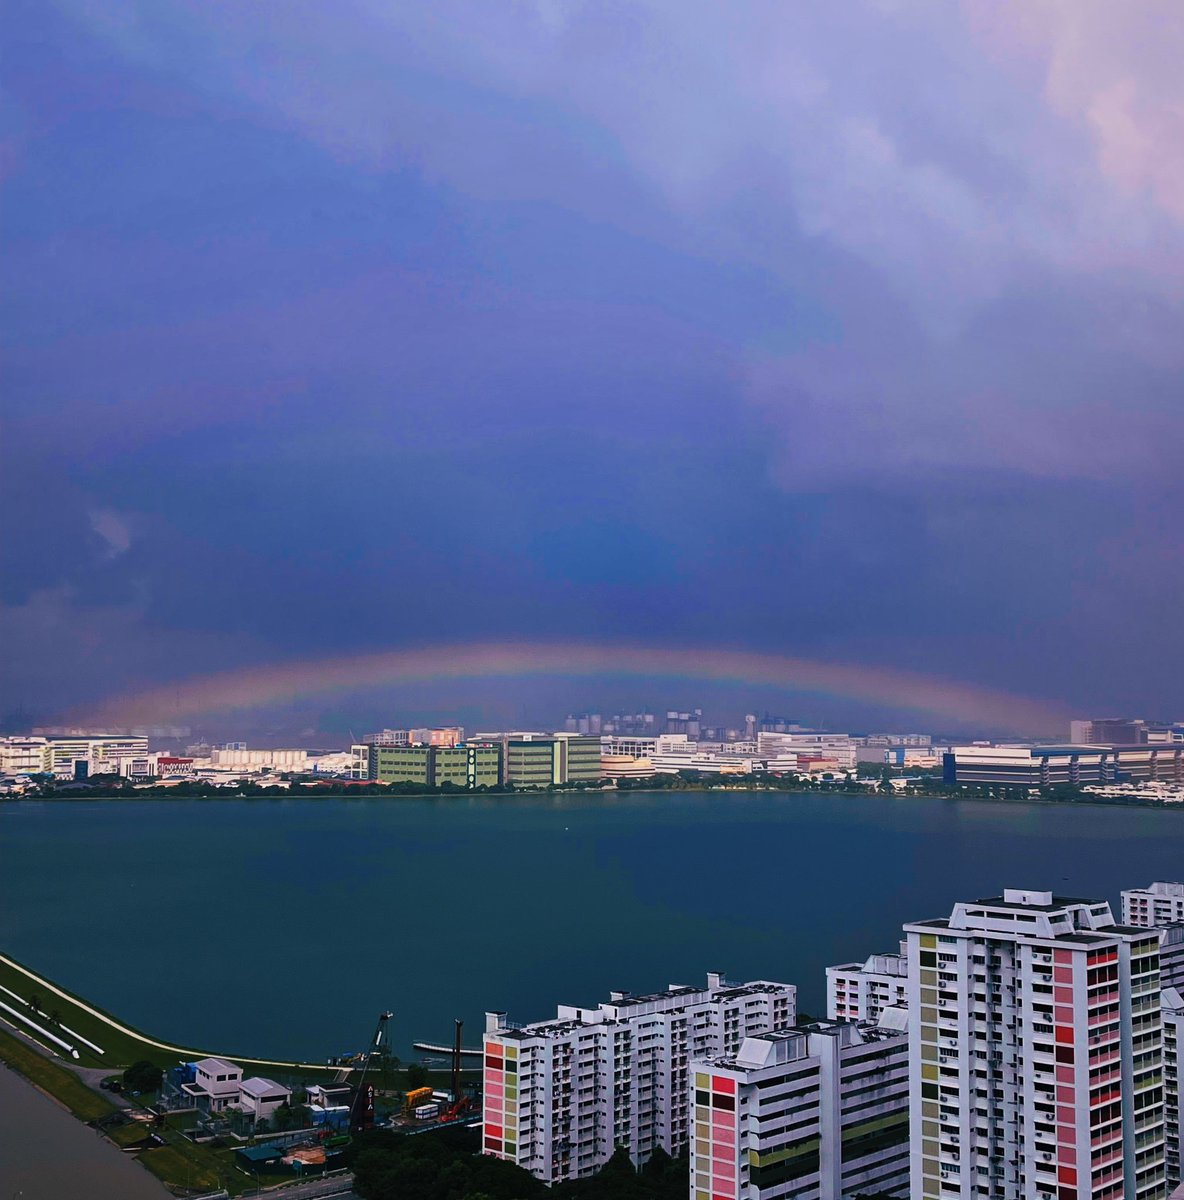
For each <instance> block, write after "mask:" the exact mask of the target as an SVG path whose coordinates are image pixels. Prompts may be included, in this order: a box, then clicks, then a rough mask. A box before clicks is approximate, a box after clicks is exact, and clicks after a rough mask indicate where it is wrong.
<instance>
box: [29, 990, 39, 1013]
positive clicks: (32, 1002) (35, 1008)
mask: <svg viewBox="0 0 1184 1200" xmlns="http://www.w3.org/2000/svg"><path fill="white" fill-rule="evenodd" d="M28 1004H29V1009H30V1010H31V1011H32V1012H35V1013H39V1012H40V1011H41V997H40V996H39V995H37V993H36V992H34V993H33V994H32V995H31V996H30V997H29V1000H28Z"/></svg>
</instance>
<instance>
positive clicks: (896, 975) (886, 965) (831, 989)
mask: <svg viewBox="0 0 1184 1200" xmlns="http://www.w3.org/2000/svg"><path fill="white" fill-rule="evenodd" d="M908 975H909V964H908V944H907V943H906V942H901V943H900V953H899V954H873V955H871V956H870V957H869V958H867V959H865V960H864V961H863V962H862V963H840V964H839V965H838V966H834V967H827V968H826V1015H827V1016H828V1017H829V1018H830V1019H831V1020H832V1021H875V1020H877V1019H878V1018H879V1016H880V1013H882V1012H883V1011H884V1009H886V1008H903V1007H905V1006H906V1005H907V1004H908Z"/></svg>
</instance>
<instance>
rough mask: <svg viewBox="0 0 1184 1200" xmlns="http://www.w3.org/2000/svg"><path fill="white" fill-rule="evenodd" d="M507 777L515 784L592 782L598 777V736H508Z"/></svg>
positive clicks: (535, 785) (536, 784) (535, 784)
mask: <svg viewBox="0 0 1184 1200" xmlns="http://www.w3.org/2000/svg"><path fill="white" fill-rule="evenodd" d="M505 746H506V781H507V782H508V783H512V784H513V785H514V786H515V787H547V786H548V785H550V784H562V783H595V782H596V781H597V780H598V779H599V778H600V738H598V737H555V738H508V739H507V740H506V744H505Z"/></svg>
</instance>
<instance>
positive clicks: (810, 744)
mask: <svg viewBox="0 0 1184 1200" xmlns="http://www.w3.org/2000/svg"><path fill="white" fill-rule="evenodd" d="M756 748H757V753H758V754H759V755H760V757H761V758H765V759H768V758H778V757H781V756H782V755H790V754H796V755H797V756H798V757H799V758H815V759H819V760H822V759H826V760H833V761H834V763H835V764H836V768H837V769H838V770H840V771H854V770H855V768H856V767H857V766H858V765H859V745H858V743H857V742H856V740H855V739H854V738H853V737H851V735H850V734H847V733H808V732H804V731H803V732H798V733H770V732H768V731H766V730H762V731H761V732H759V733H758V734H757V735H756Z"/></svg>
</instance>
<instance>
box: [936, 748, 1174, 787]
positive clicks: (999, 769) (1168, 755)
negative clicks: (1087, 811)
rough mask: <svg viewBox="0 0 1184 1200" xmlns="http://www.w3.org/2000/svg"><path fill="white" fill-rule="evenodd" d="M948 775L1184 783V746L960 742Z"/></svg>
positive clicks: (979, 779) (1046, 781)
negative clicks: (975, 744)
mask: <svg viewBox="0 0 1184 1200" xmlns="http://www.w3.org/2000/svg"><path fill="white" fill-rule="evenodd" d="M942 775H943V778H944V780H945V782H946V783H948V784H987V785H997V786H1002V787H1018V788H1047V787H1057V786H1058V785H1066V786H1070V787H1080V786H1084V785H1085V784H1096V783H1100V784H1106V783H1122V782H1143V781H1146V780H1154V781H1158V782H1165V783H1184V747H1181V746H1165V745H1143V746H954V747H953V748H952V749H950V750H949V751H947V752H946V753H944V754H943V755H942Z"/></svg>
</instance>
